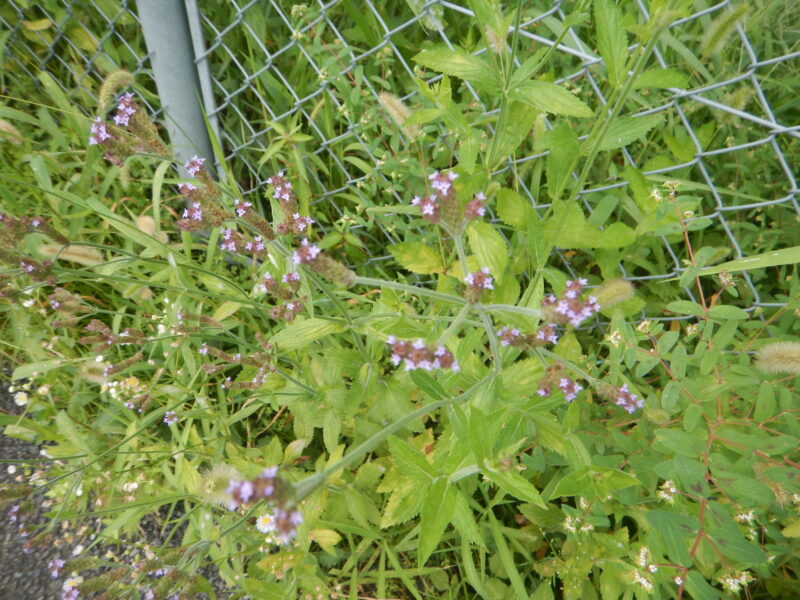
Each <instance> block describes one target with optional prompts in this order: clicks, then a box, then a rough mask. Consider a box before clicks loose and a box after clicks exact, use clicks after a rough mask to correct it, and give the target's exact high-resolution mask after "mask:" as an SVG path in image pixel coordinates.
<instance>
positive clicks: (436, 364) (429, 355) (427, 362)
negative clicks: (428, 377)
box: [386, 335, 461, 372]
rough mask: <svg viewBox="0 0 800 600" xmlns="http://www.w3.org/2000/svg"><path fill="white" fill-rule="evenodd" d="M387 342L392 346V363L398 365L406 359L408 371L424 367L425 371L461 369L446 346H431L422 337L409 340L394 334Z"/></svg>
mask: <svg viewBox="0 0 800 600" xmlns="http://www.w3.org/2000/svg"><path fill="white" fill-rule="evenodd" d="M386 343H387V344H389V346H391V348H392V358H391V362H392V364H393V365H395V366H397V365H399V364H400V363H401V362H403V361H405V363H404V367H405V370H406V371H413V370H414V369H422V370H423V371H431V370H433V369H450V370H452V371H456V372H457V371H459V370H460V369H461V367H460V366H459V364H458V361H456V359H455V357H454V356H453V353H452V352H450V351H449V350H448V349H447V348H445V347H444V346H437V347H436V348H429V347H428V346H426V345H425V342H424V341H422V340H421V339H420V340H417V341H415V342H409V341H405V340H398V339H397V338H396V337H395V336H393V335H390V336H389V337H388V338H387V339H386Z"/></svg>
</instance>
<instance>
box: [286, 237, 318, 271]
mask: <svg viewBox="0 0 800 600" xmlns="http://www.w3.org/2000/svg"><path fill="white" fill-rule="evenodd" d="M319 253H320V249H319V246H316V245H314V244H310V243H309V242H308V240H307V239H303V241H302V242H300V247H299V248H298V249H297V250H295V251H294V254H292V260H293V261H294V264H296V265H310V264H311V263H313V262H314V261H315V260H316V259H317V256H319Z"/></svg>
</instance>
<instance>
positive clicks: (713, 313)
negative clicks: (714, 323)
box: [708, 304, 750, 321]
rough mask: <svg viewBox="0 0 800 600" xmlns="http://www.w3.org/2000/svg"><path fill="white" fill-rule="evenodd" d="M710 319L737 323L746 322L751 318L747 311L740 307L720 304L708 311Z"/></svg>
mask: <svg viewBox="0 0 800 600" xmlns="http://www.w3.org/2000/svg"><path fill="white" fill-rule="evenodd" d="M708 317H709V318H710V319H720V320H723V321H725V320H728V319H733V320H737V321H744V320H746V319H749V318H750V315H748V314H747V311H745V310H743V309H741V308H739V307H738V306H728V305H725V304H718V305H717V306H712V307H711V308H709V309H708Z"/></svg>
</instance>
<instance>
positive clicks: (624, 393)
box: [614, 383, 644, 414]
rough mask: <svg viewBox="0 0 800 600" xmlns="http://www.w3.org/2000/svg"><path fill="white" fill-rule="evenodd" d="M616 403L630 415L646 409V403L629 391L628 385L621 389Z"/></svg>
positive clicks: (622, 386)
mask: <svg viewBox="0 0 800 600" xmlns="http://www.w3.org/2000/svg"><path fill="white" fill-rule="evenodd" d="M614 402H615V403H616V405H617V406H621V407H622V408H624V409H625V410H627V411H628V412H629V413H630V414H633V413H635V412H636V411H637V410H638V409H640V408H644V401H643V400H642V399H641V398H639V397H638V396H637V395H636V394H634V393H632V392H631V391H630V390H629V389H628V384H627V383H626V384H623V385H621V386H620V387H619V389H618V390H617V392H616V397H615V398H614Z"/></svg>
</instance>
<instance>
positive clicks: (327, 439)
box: [322, 410, 342, 454]
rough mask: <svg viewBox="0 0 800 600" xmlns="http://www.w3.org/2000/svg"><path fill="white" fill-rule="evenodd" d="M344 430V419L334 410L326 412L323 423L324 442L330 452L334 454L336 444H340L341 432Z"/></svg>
mask: <svg viewBox="0 0 800 600" xmlns="http://www.w3.org/2000/svg"><path fill="white" fill-rule="evenodd" d="M341 431H342V420H341V419H340V418H339V416H338V415H337V414H336V413H335V412H334V411H332V410H329V411H328V412H327V413H326V414H325V421H323V423H322V442H323V443H324V444H325V450H327V451H328V454H333V452H334V450H336V446H338V445H339V434H340V433H341Z"/></svg>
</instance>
